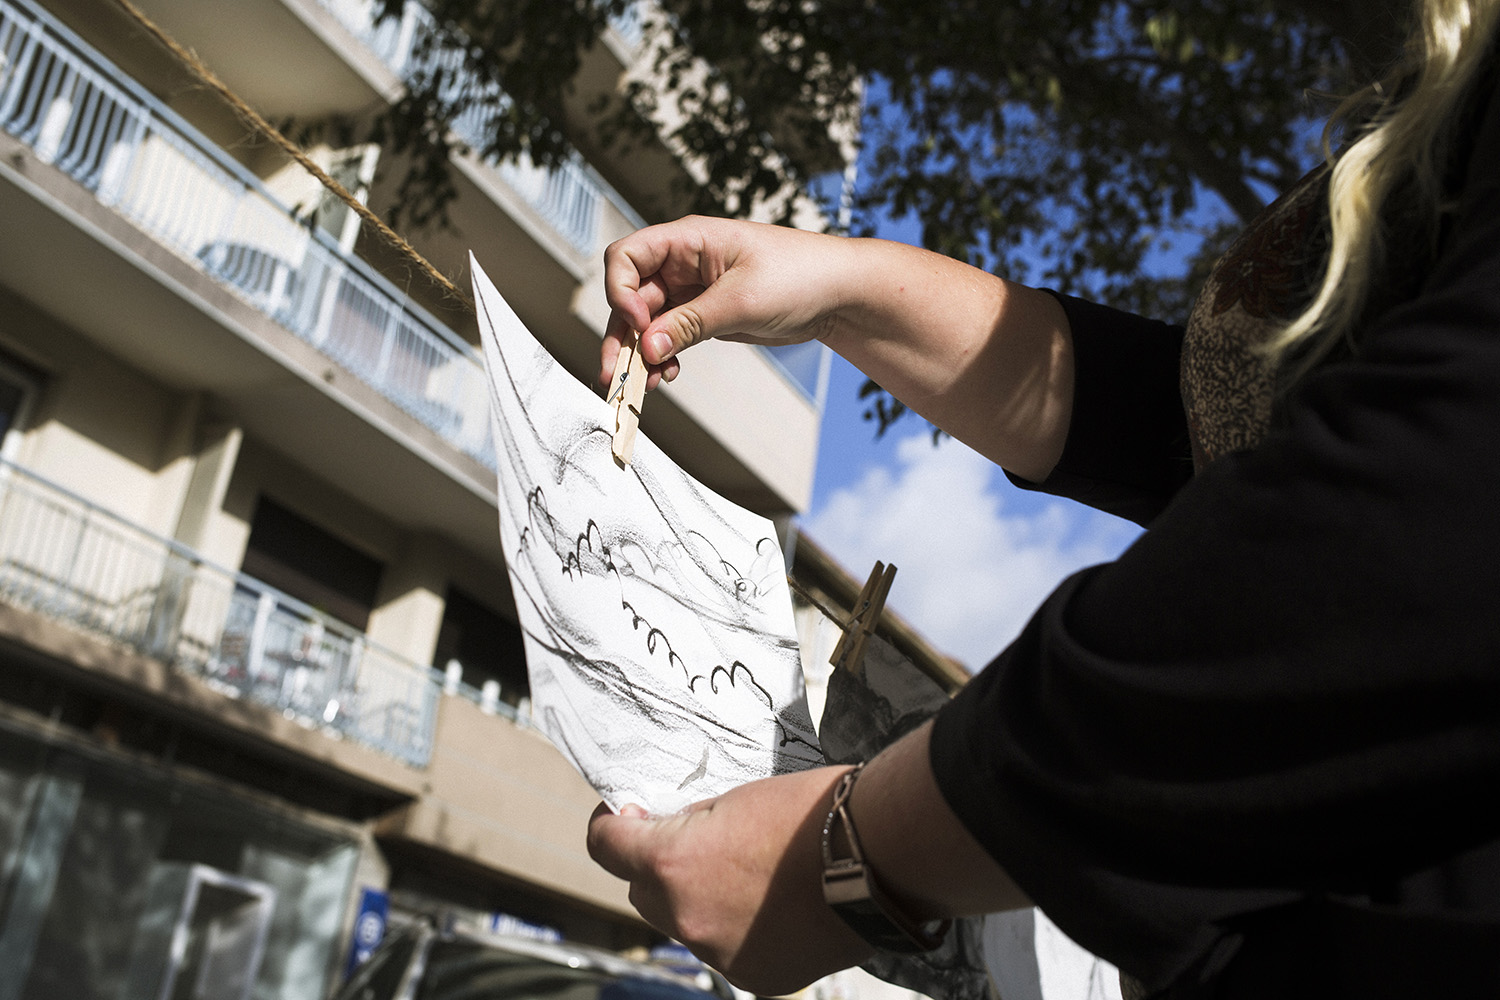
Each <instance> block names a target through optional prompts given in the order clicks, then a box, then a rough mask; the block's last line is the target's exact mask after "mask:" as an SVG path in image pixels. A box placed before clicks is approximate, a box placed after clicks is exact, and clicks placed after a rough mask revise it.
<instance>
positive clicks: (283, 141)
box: [114, 0, 474, 313]
mask: <svg viewBox="0 0 1500 1000" xmlns="http://www.w3.org/2000/svg"><path fill="white" fill-rule="evenodd" d="M114 2H115V4H116V5H117V6H118V7H119V8H120V9H121V10H123V11H124V12H125V13H126V14H127V15H129V16H130V18H131V19H132V20H134V21H135V22H136V23H137V24H139V25H140V26H141V28H142V29H144V30H145V31H146V33H147V34H149V35H150V36H151V37H152V38H154V39H156V41H157V43H158V44H160V45H161V46H162V47H163V48H164V49H166V50H167V52H169V53H170V54H171V55H172V58H173V59H175V60H176V61H177V62H178V63H179V64H180V65H181V66H182V67H183V69H185V70H187V72H188V73H189V74H190V75H191V76H192V77H193V78H194V79H196V80H197V81H198V82H200V83H202V84H203V85H204V86H205V87H207V88H208V89H210V90H212V91H213V92H214V93H215V94H218V95H219V98H220V99H221V100H223V101H224V103H225V104H227V105H229V107H230V108H231V109H232V110H233V111H234V113H235V115H236V116H238V117H239V119H240V120H241V121H242V122H244V123H245V125H246V126H248V127H249V128H250V129H252V130H253V131H254V132H256V133H258V134H259V135H261V136H263V137H264V138H266V139H269V140H270V141H271V143H272V144H273V145H275V146H276V147H277V148H278V149H280V150H281V151H282V152H283V153H285V154H286V155H287V156H289V157H291V158H292V159H293V160H295V161H296V162H297V163H299V164H301V165H302V167H303V169H305V170H306V171H307V172H308V173H309V174H311V175H312V176H313V177H315V178H317V180H318V182H319V183H320V184H322V185H323V187H325V188H327V189H328V191H329V192H331V193H332V194H333V195H334V197H336V198H338V199H339V200H340V201H342V202H343V203H344V204H346V205H348V206H349V207H350V208H351V209H352V210H353V211H354V212H355V214H357V215H358V216H359V217H360V219H361V220H362V221H363V222H364V223H365V224H366V225H368V226H369V227H370V228H371V229H373V230H374V231H375V233H376V234H377V235H378V236H379V237H380V239H381V240H382V241H383V242H385V243H386V244H388V245H389V246H390V247H391V248H393V249H394V250H396V252H397V253H400V254H402V255H403V256H405V257H406V258H408V259H409V260H411V261H412V263H414V264H416V265H417V268H418V269H419V270H420V271H421V272H422V273H423V274H425V275H426V276H427V277H428V278H429V279H430V280H431V281H432V282H433V284H435V285H437V286H438V287H439V288H441V289H442V290H443V291H444V292H446V293H447V294H448V295H450V296H452V297H453V298H454V299H457V300H458V301H459V302H462V303H463V304H464V306H465V308H467V309H468V311H469V312H470V313H472V312H473V311H474V300H473V299H471V298H470V297H469V296H468V295H467V294H465V293H464V292H463V291H462V290H461V289H460V288H459V287H458V286H457V285H455V284H454V283H453V282H452V281H450V280H449V279H448V277H447V275H445V274H443V273H442V272H441V271H439V270H438V269H437V268H436V267H434V266H433V265H432V264H431V262H429V261H428V260H427V258H426V257H423V256H422V255H421V254H420V253H419V252H417V249H416V247H414V246H412V245H411V244H410V243H408V242H407V241H406V239H405V238H404V237H402V236H401V234H399V233H397V232H396V231H395V230H394V229H392V228H391V227H390V226H388V225H386V224H385V221H384V220H383V219H381V218H380V216H378V215H376V214H375V213H374V212H372V211H371V210H370V209H369V208H368V207H367V206H366V205H365V204H364V202H362V201H360V200H359V199H358V198H356V197H354V195H353V194H351V193H350V192H349V189H348V188H346V187H344V185H342V184H340V183H339V182H338V181H337V180H335V179H334V178H332V177H330V176H329V175H328V173H327V171H325V170H324V169H323V168H322V167H320V166H318V165H317V163H315V162H313V159H312V157H310V156H308V155H307V153H305V152H304V151H303V150H302V148H301V147H300V146H298V145H297V144H296V143H295V142H293V141H292V140H290V139H288V138H287V137H286V136H284V135H282V134H281V130H280V129H278V128H276V126H274V125H272V124H271V123H270V122H268V121H266V119H265V118H264V117H262V116H261V115H260V113H259V112H257V111H256V110H255V109H254V108H252V107H251V106H250V105H249V104H247V103H246V102H245V101H244V99H243V98H241V97H240V96H239V95H238V94H236V93H235V92H234V91H233V90H231V89H230V88H229V85H228V84H226V83H225V82H224V81H223V80H220V79H219V77H218V76H217V75H216V74H215V73H214V72H213V71H212V70H210V69H209V68H208V67H207V66H205V65H204V64H203V62H202V61H201V60H200V59H199V58H198V57H197V56H196V55H194V54H193V53H192V51H190V50H189V49H187V48H184V47H183V46H182V45H180V44H178V42H177V40H176V39H174V38H173V37H172V36H171V35H169V34H167V32H166V31H164V30H163V29H162V28H161V27H160V26H159V25H157V24H156V22H154V21H152V20H151V19H150V18H149V17H147V16H146V14H145V12H143V11H142V10H141V9H140V8H139V7H137V6H136V5H135V4H133V3H131V0H114Z"/></svg>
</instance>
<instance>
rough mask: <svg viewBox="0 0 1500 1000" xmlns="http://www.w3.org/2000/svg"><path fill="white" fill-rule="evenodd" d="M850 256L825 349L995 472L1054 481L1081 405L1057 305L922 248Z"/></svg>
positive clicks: (858, 244) (853, 246) (871, 244)
mask: <svg viewBox="0 0 1500 1000" xmlns="http://www.w3.org/2000/svg"><path fill="white" fill-rule="evenodd" d="M847 245H848V251H849V252H848V253H847V255H846V260H845V264H844V269H842V272H841V279H840V280H841V284H842V285H843V292H842V294H841V296H840V305H839V307H838V311H837V312H836V314H835V317H834V322H833V323H831V324H830V326H829V328H828V330H827V332H826V333H824V334H823V335H822V336H821V338H820V339H821V340H822V341H823V342H824V343H825V344H827V345H828V346H829V347H830V348H832V349H833V350H835V351H837V352H838V353H839V354H841V355H843V356H844V357H845V358H847V359H848V360H849V361H850V362H851V363H853V364H854V365H855V367H857V368H859V369H860V370H861V371H863V372H865V374H867V375H869V376H870V377H871V378H873V379H874V380H875V381H876V382H878V383H879V384H880V385H881V386H882V387H883V388H885V389H886V390H887V391H889V392H890V393H891V394H892V395H894V396H895V397H896V398H898V399H900V400H901V401H902V402H903V403H905V404H906V405H907V406H909V407H911V408H912V409H913V410H915V411H916V412H918V413H920V414H921V415H922V416H924V417H926V418H927V419H928V420H930V421H932V422H933V423H934V424H935V425H937V426H938V427H941V428H942V429H943V430H945V431H947V432H948V433H950V434H952V435H953V436H954V437H956V438H958V439H959V440H961V441H963V442H964V443H966V444H968V445H969V446H970V447H971V448H973V449H975V450H976V451H978V452H980V453H981V454H983V455H985V456H986V457H988V458H989V459H991V460H992V461H994V462H996V463H998V464H999V465H1001V466H1003V467H1004V468H1007V469H1009V470H1011V471H1012V472H1015V473H1017V474H1019V475H1022V476H1025V477H1027V478H1030V479H1043V478H1045V477H1046V475H1047V473H1048V472H1050V471H1051V470H1052V467H1053V466H1054V465H1055V464H1056V463H1057V460H1058V457H1059V456H1060V455H1061V454H1062V448H1063V443H1064V441H1065V440H1066V437H1067V432H1068V421H1069V417H1070V414H1071V412H1072V403H1073V358H1072V339H1071V336H1070V335H1069V331H1068V325H1067V317H1066V315H1065V314H1064V313H1063V311H1062V307H1061V306H1060V305H1059V304H1058V303H1057V301H1056V300H1055V299H1053V298H1052V296H1050V295H1048V294H1046V293H1045V292H1040V291H1037V290H1035V289H1031V288H1027V287H1025V286H1022V285H1018V284H1015V283H1013V282H1008V281H1004V280H1003V279H1001V278H998V277H996V276H994V275H992V274H988V273H986V272H984V271H980V270H978V269H977V268H973V267H969V266H968V265H965V264H961V263H959V262H957V261H954V260H952V259H950V258H947V257H943V256H941V255H939V254H933V253H929V252H927V251H923V250H919V249H916V248H914V247H909V246H905V245H902V244H899V243H891V242H887V241H883V240H852V241H848V244H847Z"/></svg>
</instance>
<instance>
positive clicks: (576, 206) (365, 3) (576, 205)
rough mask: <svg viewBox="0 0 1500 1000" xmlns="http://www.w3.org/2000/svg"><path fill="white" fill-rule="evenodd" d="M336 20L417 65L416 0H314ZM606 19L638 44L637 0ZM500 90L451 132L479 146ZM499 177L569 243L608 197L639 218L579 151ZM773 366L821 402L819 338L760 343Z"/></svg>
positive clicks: (590, 225)
mask: <svg viewBox="0 0 1500 1000" xmlns="http://www.w3.org/2000/svg"><path fill="white" fill-rule="evenodd" d="M320 2H321V3H322V5H323V6H324V7H325V8H326V9H327V10H329V11H330V12H331V13H332V14H333V15H334V16H335V17H337V18H338V19H339V22H340V23H342V24H343V25H344V27H345V28H347V29H348V30H349V32H350V33H351V34H353V35H354V36H355V37H356V38H358V39H360V40H361V41H362V42H363V43H364V44H365V46H366V47H367V48H369V49H370V51H371V52H373V53H374V54H375V55H376V57H377V58H379V59H380V61H381V62H382V63H384V64H385V66H386V68H388V69H390V70H391V72H393V73H395V74H396V75H398V76H402V77H405V76H407V75H408V74H410V73H416V72H420V71H421V70H422V69H423V68H424V67H423V66H422V65H421V64H420V61H419V58H418V56H417V54H416V43H417V40H418V38H419V37H420V36H421V34H422V32H424V31H428V30H430V28H431V26H432V23H433V16H432V14H431V13H430V12H429V11H428V10H427V8H426V7H423V6H422V4H421V3H420V2H419V0H406V3H405V5H404V6H403V7H402V10H401V16H400V17H399V18H396V17H389V18H385V19H384V20H381V21H379V22H376V21H375V14H376V12H377V10H378V9H379V4H378V2H377V0H320ZM610 23H611V25H612V26H613V27H614V29H615V31H616V32H618V33H619V34H620V36H621V37H622V38H623V39H625V41H626V42H627V43H629V44H630V45H633V46H639V45H640V44H641V41H642V32H643V21H642V14H641V7H640V5H639V4H633V5H632V6H630V7H629V8H627V9H626V11H625V13H624V14H623V15H621V16H620V17H617V18H613V19H612V20H611V22H610ZM425 58H427V59H430V60H443V61H447V62H448V63H449V66H450V68H452V67H454V66H458V65H461V64H462V54H461V53H456V52H446V53H444V52H439V53H433V54H430V55H428V56H426V57H425ZM455 76H456V78H455V79H453V82H452V83H451V86H452V87H453V88H454V89H455V90H457V89H461V88H463V87H466V86H474V85H475V84H474V83H473V82H472V81H471V80H467V79H464V78H463V76H462V74H455ZM504 100H505V98H504V96H503V95H499V94H495V95H494V97H493V100H492V102H490V103H485V102H476V103H475V105H474V106H472V107H471V109H470V110H469V111H468V112H466V113H465V114H464V115H461V116H460V117H459V118H458V120H457V121H455V122H454V123H453V131H454V134H455V135H457V136H458V137H459V138H460V139H462V140H463V141H464V142H465V143H467V144H468V145H469V146H471V147H473V148H475V149H482V148H484V143H485V141H486V136H487V135H488V133H489V131H490V129H491V128H492V123H493V121H494V119H495V117H496V116H497V115H498V114H499V113H500V111H499V109H500V108H501V107H503V102H504ZM495 167H496V169H497V170H498V171H499V172H500V174H501V176H502V177H504V178H505V181H506V183H507V184H509V185H510V187H511V188H512V189H513V190H514V191H516V192H517V193H518V194H520V195H521V197H522V199H524V200H525V201H526V203H527V204H529V205H530V206H531V207H532V209H533V210H535V211H536V213H537V214H538V215H540V216H541V217H542V218H543V219H544V220H546V221H547V222H548V223H549V224H550V225H551V226H552V227H553V228H554V229H555V230H556V231H557V232H558V233H559V234H561V235H562V236H563V237H564V239H566V240H567V241H568V242H569V243H570V244H571V245H572V246H573V248H574V249H575V250H578V251H579V252H580V253H584V254H589V253H594V252H596V251H598V250H601V249H602V248H601V247H599V246H598V243H599V235H598V230H599V205H600V203H601V202H602V201H606V200H607V201H609V202H610V203H611V204H612V205H614V207H615V208H616V209H617V210H618V211H619V212H620V213H621V215H622V216H623V217H624V218H625V219H626V220H627V221H629V222H630V224H631V225H633V226H635V227H636V228H641V227H643V226H645V225H646V221H645V220H644V219H643V218H641V216H640V214H639V213H638V212H636V211H635V209H633V208H631V207H630V205H629V204H628V203H626V201H625V200H624V199H623V198H621V197H620V195H619V194H618V193H617V192H615V190H614V189H613V188H611V187H610V186H609V185H608V184H607V183H605V181H604V180H603V178H601V177H599V175H598V174H597V173H596V172H595V171H594V170H593V168H591V167H590V166H589V165H588V164H587V163H586V162H585V161H584V159H583V158H582V157H581V156H578V155H577V154H574V156H573V158H572V159H570V160H569V161H568V162H567V163H565V164H563V165H562V166H561V167H559V168H557V169H556V170H547V169H543V168H541V167H537V166H535V165H533V164H532V163H531V162H530V161H529V160H527V159H526V158H525V157H522V158H521V159H520V160H519V161H518V162H515V163H502V164H497V165H495ZM762 353H764V354H765V356H766V357H768V358H770V360H771V362H772V363H773V364H774V365H775V366H776V369H777V370H778V371H779V372H780V373H781V374H782V375H783V376H784V377H785V378H786V380H787V381H788V382H790V383H791V384H792V385H793V386H795V387H796V389H797V390H798V391H799V392H800V393H801V394H802V395H803V396H804V397H805V398H806V399H807V400H808V401H809V402H811V403H812V404H813V405H814V406H816V407H817V408H818V409H819V410H821V409H822V408H823V403H824V397H825V394H826V392H825V390H826V386H827V372H828V365H829V358H828V351H827V349H826V348H824V347H823V346H822V345H820V344H809V345H797V346H796V347H793V348H786V349H762Z"/></svg>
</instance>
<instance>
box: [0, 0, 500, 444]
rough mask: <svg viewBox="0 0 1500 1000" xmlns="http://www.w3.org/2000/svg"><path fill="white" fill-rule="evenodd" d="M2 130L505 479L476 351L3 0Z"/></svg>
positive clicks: (55, 32) (162, 111) (166, 115)
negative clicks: (497, 461) (496, 467)
mask: <svg viewBox="0 0 1500 1000" xmlns="http://www.w3.org/2000/svg"><path fill="white" fill-rule="evenodd" d="M0 128H3V129H4V130H5V131H6V132H9V133H10V134H11V135H13V136H15V137H16V138H17V139H18V140H20V141H21V142H23V143H25V144H26V145H27V146H29V147H30V148H31V150H32V151H33V153H35V155H36V157H37V159H39V160H41V161H43V162H46V163H51V164H52V165H53V166H55V167H57V168H58V169H59V170H62V171H63V172H64V173H66V174H68V176H70V177H72V178H73V179H74V180H76V181H77V182H78V183H80V184H82V185H83V186H84V187H85V188H87V189H88V190H90V191H92V192H94V194H95V196H96V197H97V198H98V199H99V201H100V202H102V203H103V204H106V205H110V206H113V207H114V208H115V209H116V210H117V211H119V212H120V213H121V214H122V215H124V216H126V217H127V218H129V219H130V220H131V221H132V222H134V223H135V224H136V225H138V226H139V227H140V228H141V229H143V230H144V231H145V232H147V233H149V234H150V235H151V236H152V237H153V238H155V239H156V240H158V241H159V242H161V243H162V244H164V245H166V246H168V247H170V248H171V249H172V250H174V251H175V252H176V253H178V254H179V255H181V256H182V257H183V258H184V259H186V260H187V261H189V262H190V263H192V264H194V265H195V266H196V267H198V268H199V269H201V270H202V271H204V272H205V273H207V274H208V275H210V276H212V277H213V278H215V279H216V280H218V281H220V282H223V283H224V284H227V285H229V286H230V287H231V288H233V289H234V290H235V291H236V292H238V293H239V295H240V296H241V297H242V298H244V299H245V300H246V301H248V302H249V303H250V304H251V305H253V306H254V307H255V308H257V309H258V310H260V311H261V312H262V313H264V314H265V315H267V316H269V317H270V318H271V319H273V320H275V321H276V322H277V323H279V324H281V325H282V326H284V327H286V328H287V329H288V330H290V331H292V332H293V333H294V334H296V335H297V336H298V337H300V338H301V339H303V340H305V341H306V342H308V343H309V344H312V345H313V346H314V347H316V348H317V349H318V350H320V351H322V352H323V353H324V354H326V355H327V356H328V357H330V358H332V359H333V360H334V361H336V362H337V363H338V364H340V365H341V366H343V367H344V368H346V369H348V370H349V371H350V372H352V373H353V374H354V375H356V376H357V377H358V378H360V379H361V380H362V381H364V382H366V383H367V384H369V385H370V386H372V387H374V388H375V389H376V390H378V391H379V392H380V393H381V394H382V395H384V396H385V397H386V398H387V399H389V400H390V401H391V402H393V403H394V404H396V405H397V406H398V407H400V408H401V409H402V410H404V411H406V412H407V413H408V414H410V415H411V416H413V417H415V418H416V419H417V420H419V421H421V422H422V423H423V424H425V425H426V426H427V427H429V428H430V429H431V430H433V431H434V432H436V433H437V434H438V435H440V436H441V437H442V438H443V439H444V440H445V441H447V442H448V443H449V444H451V445H452V446H453V447H455V448H457V449H458V450H459V451H462V452H464V453H465V454H467V455H469V456H470V457H472V458H474V459H475V460H477V461H479V462H481V463H483V464H484V465H486V466H488V467H490V468H492V469H493V468H494V462H495V459H494V449H493V447H492V445H491V439H490V426H489V396H488V391H487V389H486V385H485V375H484V366H483V362H481V361H480V359H479V356H478V354H477V353H476V352H475V351H474V349H473V348H472V347H470V346H469V345H468V344H466V343H464V341H462V340H461V339H459V338H458V337H457V336H456V335H454V334H453V333H452V332H451V331H449V330H447V329H446V328H445V327H443V326H442V324H440V323H439V322H438V321H437V320H435V319H434V318H432V316H431V315H430V314H428V313H427V312H425V311H424V310H423V309H421V308H420V307H419V306H417V305H416V304H414V303H412V302H410V301H408V300H407V299H406V297H405V296H404V295H403V294H402V293H401V292H400V290H399V289H397V288H396V287H395V286H394V285H392V284H391V283H390V282H388V281H386V280H385V279H384V278H382V277H380V276H379V275H378V274H376V273H375V272H374V271H373V270H371V269H370V268H369V266H368V265H366V264H365V263H364V262H362V261H360V260H359V259H358V258H356V257H353V256H351V255H348V254H345V253H344V252H342V251H341V250H340V249H339V248H338V246H337V245H336V244H335V243H334V242H333V241H332V240H331V239H329V238H328V237H327V236H326V235H325V234H324V233H322V232H319V231H317V230H316V228H315V227H310V226H308V225H307V224H306V223H305V222H304V221H302V220H299V219H298V218H297V217H296V216H295V214H294V213H293V212H292V211H291V210H290V209H288V208H287V207H285V206H284V205H281V204H280V203H278V202H277V201H276V200H275V199H274V198H273V197H272V196H271V195H270V193H269V192H267V191H266V189H265V187H264V186H263V185H262V184H261V183H260V182H259V181H258V180H257V179H256V178H255V177H254V176H253V175H251V174H250V173H249V172H248V171H246V170H245V169H244V168H243V167H241V166H240V165H239V164H237V163H236V162H235V161H234V160H233V159H231V158H230V157H228V156H227V155H225V154H224V153H223V152H222V151H221V150H220V149H218V148H217V147H216V146H214V145H213V144H212V143H211V142H210V141H209V140H208V139H206V138H205V137H203V136H202V135H200V134H199V133H198V132H197V131H196V130H195V129H193V128H192V127H191V126H190V125H188V124H187V123H186V122H185V121H183V120H182V119H181V118H180V117H179V116H178V115H176V114H175V113H174V112H172V111H171V110H170V109H168V108H167V107H166V106H165V105H163V104H162V103H161V102H160V101H158V100H156V99H155V98H154V97H152V96H151V95H150V94H149V93H147V92H146V91H145V90H144V89H142V88H141V87H139V86H138V85H136V84H135V83H134V81H132V80H130V79H129V78H128V77H127V76H125V75H124V74H123V73H121V72H120V71H119V70H117V69H116V68H115V67H114V66H112V65H111V64H110V63H109V62H108V61H106V60H105V59H104V58H103V57H102V56H100V55H99V54H98V53H96V52H95V51H93V50H92V49H91V48H90V47H89V46H88V45H87V44H86V43H84V42H83V41H82V40H81V39H79V38H78V37H77V36H76V35H74V34H73V33H72V32H71V31H69V30H68V29H67V28H66V27H65V26H63V25H61V24H59V23H58V22H57V21H55V20H54V19H53V18H52V17H50V15H48V14H47V13H46V12H45V11H43V10H41V9H40V8H37V7H36V6H35V5H34V4H32V3H31V2H30V0H0Z"/></svg>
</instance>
